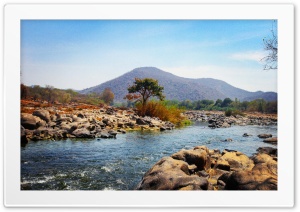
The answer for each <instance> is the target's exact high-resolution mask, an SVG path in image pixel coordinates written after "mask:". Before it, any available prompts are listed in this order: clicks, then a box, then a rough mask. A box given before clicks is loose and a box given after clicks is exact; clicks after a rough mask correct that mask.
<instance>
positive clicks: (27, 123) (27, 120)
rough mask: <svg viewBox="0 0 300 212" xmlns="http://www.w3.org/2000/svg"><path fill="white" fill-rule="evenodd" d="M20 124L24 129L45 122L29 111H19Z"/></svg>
mask: <svg viewBox="0 0 300 212" xmlns="http://www.w3.org/2000/svg"><path fill="white" fill-rule="evenodd" d="M21 125H22V126H23V127H24V128H25V129H29V130H34V129H37V128H39V127H41V126H45V125H46V122H45V121H44V120H42V119H40V118H39V117H37V116H34V115H31V114H29V113H21Z"/></svg>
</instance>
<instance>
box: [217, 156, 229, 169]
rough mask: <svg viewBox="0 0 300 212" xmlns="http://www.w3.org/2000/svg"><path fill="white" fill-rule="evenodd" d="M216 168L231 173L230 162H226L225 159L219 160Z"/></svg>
mask: <svg viewBox="0 0 300 212" xmlns="http://www.w3.org/2000/svg"><path fill="white" fill-rule="evenodd" d="M214 168H216V169H221V170H225V171H230V165H229V163H228V161H226V160H224V159H223V158H220V159H219V160H217V163H216V164H215V166H214Z"/></svg>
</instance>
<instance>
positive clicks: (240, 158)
mask: <svg viewBox="0 0 300 212" xmlns="http://www.w3.org/2000/svg"><path fill="white" fill-rule="evenodd" d="M224 161H227V162H228V165H229V166H230V171H237V170H251V169H252V168H253V166H254V163H253V161H252V160H251V159H250V158H249V157H248V156H246V155H245V154H243V153H241V152H237V151H231V152H227V151H225V154H223V155H222V157H220V158H219V159H218V161H217V164H220V166H221V167H224V168H223V169H224V170H228V167H227V166H225V165H227V163H225V162H224Z"/></svg>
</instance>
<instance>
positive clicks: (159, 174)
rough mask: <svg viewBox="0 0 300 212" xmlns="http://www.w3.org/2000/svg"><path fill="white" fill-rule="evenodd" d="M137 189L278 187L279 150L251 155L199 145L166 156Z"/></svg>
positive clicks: (148, 172)
mask: <svg viewBox="0 0 300 212" xmlns="http://www.w3.org/2000/svg"><path fill="white" fill-rule="evenodd" d="M136 189H137V190H277V149H276V148H272V147H260V148H259V149H257V153H256V154H254V155H253V156H252V157H248V156H246V155H245V154H243V153H241V152H238V151H234V150H226V149H225V150H224V151H223V152H220V151H219V150H210V149H208V148H207V147H206V146H197V147H194V148H193V149H190V150H185V149H183V150H181V151H179V152H177V153H175V154H173V155H171V156H170V157H164V158H162V159H161V160H160V161H158V162H157V163H156V164H154V166H153V167H152V168H151V169H150V170H148V171H147V172H146V173H145V175H144V176H143V178H142V180H141V182H140V183H139V184H138V186H137V188H136Z"/></svg>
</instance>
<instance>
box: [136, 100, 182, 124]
mask: <svg viewBox="0 0 300 212" xmlns="http://www.w3.org/2000/svg"><path fill="white" fill-rule="evenodd" d="M136 109H137V113H138V115H139V116H150V117H158V118H159V119H161V120H163V121H170V122H172V123H174V124H176V125H180V124H181V122H182V121H183V120H184V117H183V116H182V112H183V110H182V109H179V108H177V107H176V106H170V107H168V106H166V105H164V104H163V103H162V102H157V101H150V102H148V103H146V105H142V104H140V103H138V104H137V105H136Z"/></svg>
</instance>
